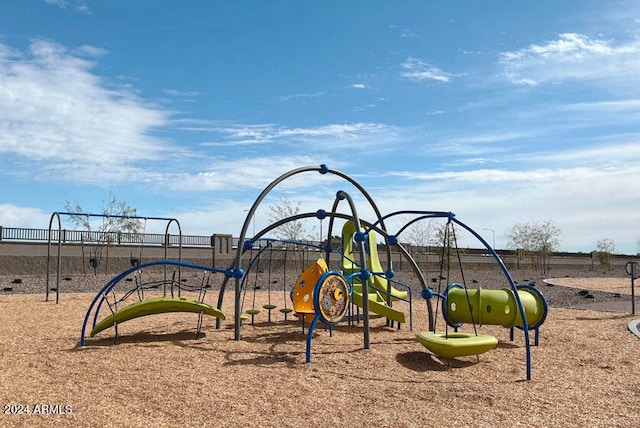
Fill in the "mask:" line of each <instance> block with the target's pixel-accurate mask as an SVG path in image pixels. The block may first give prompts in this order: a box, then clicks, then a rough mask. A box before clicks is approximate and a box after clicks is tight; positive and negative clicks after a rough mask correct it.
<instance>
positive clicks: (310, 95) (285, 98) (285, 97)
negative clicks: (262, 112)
mask: <svg viewBox="0 0 640 428" xmlns="http://www.w3.org/2000/svg"><path fill="white" fill-rule="evenodd" d="M323 95H324V92H312V93H298V94H291V95H283V96H280V97H278V101H281V102H286V101H291V100H294V99H297V98H318V97H321V96H323Z"/></svg>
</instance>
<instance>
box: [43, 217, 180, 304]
mask: <svg viewBox="0 0 640 428" xmlns="http://www.w3.org/2000/svg"><path fill="white" fill-rule="evenodd" d="M63 215H64V216H85V217H101V218H111V217H112V218H128V219H135V220H145V221H147V220H162V221H166V222H167V226H166V228H165V232H164V234H165V240H164V258H165V260H166V258H167V251H168V245H169V242H168V241H169V240H168V239H167V236H168V234H169V227H170V226H171V223H173V222H175V223H176V225H177V226H178V232H179V235H178V236H179V239H178V245H179V252H178V261H182V227H181V226H180V222H179V221H178V220H177V219H175V218H165V217H144V216H126V215H117V214H116V215H108V214H93V213H72V212H62V211H55V212H53V213H52V214H51V218H50V219H49V232H48V234H47V281H46V289H45V301H46V302H48V301H49V277H50V266H51V229H52V227H53V220H54V219H56V218H57V219H58V245H57V247H58V252H57V259H58V260H57V264H56V304H58V303H60V267H61V257H60V255H61V252H62V219H61V218H60V216H63ZM165 279H166V268H165Z"/></svg>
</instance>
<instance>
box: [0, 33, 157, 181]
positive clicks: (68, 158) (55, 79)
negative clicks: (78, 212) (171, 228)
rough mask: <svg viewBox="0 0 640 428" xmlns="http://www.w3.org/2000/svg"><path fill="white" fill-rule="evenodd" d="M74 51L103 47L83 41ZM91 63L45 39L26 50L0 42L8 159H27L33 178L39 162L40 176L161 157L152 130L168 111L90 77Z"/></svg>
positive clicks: (3, 147) (0, 102)
mask: <svg viewBox="0 0 640 428" xmlns="http://www.w3.org/2000/svg"><path fill="white" fill-rule="evenodd" d="M75 52H86V53H88V54H89V56H95V55H96V54H97V53H101V52H102V51H101V49H100V48H92V47H89V46H83V47H82V48H81V49H79V50H75ZM94 66H95V63H94V62H92V61H90V60H88V59H86V58H83V57H82V56H79V55H72V54H71V53H70V51H69V50H68V49H66V48H64V47H63V46H61V45H58V44H55V43H52V42H48V41H42V40H35V41H33V42H32V43H31V45H30V47H29V50H28V51H26V52H16V51H12V50H10V49H7V48H4V47H3V46H2V45H1V44H0V87H2V88H3V90H2V91H0V153H3V155H4V157H5V163H8V162H18V163H19V162H21V161H23V160H29V161H31V162H32V164H31V167H32V168H33V170H32V171H30V173H34V175H38V174H35V173H36V172H37V171H38V166H39V168H40V169H39V172H40V173H41V174H42V175H44V176H45V177H46V176H49V174H50V173H51V171H55V174H59V173H60V171H61V170H62V171H64V169H65V167H71V168H72V169H73V170H74V171H78V170H83V171H84V172H85V173H86V174H88V175H91V174H92V173H96V174H98V173H101V172H103V171H105V170H109V168H111V167H116V166H117V167H118V168H122V167H123V166H126V165H133V164H135V162H137V161H141V160H150V159H156V158H158V157H159V156H160V154H161V153H162V152H163V151H164V150H165V149H166V148H167V147H166V144H165V143H164V142H163V141H161V140H159V139H158V138H155V137H153V136H152V132H153V131H154V129H156V128H159V127H162V126H164V125H165V124H166V123H167V122H168V113H167V112H165V111H163V110H162V109H161V108H159V107H158V106H155V105H152V104H150V103H147V102H145V101H144V100H142V99H140V98H138V97H137V96H136V95H135V94H134V93H133V92H132V91H130V90H127V89H122V88H117V87H116V85H113V84H112V83H111V82H108V81H105V80H104V79H102V78H101V77H99V76H97V75H95V74H93V72H92V71H93V70H92V69H93V68H94ZM34 162H36V163H34ZM63 177H64V175H56V178H58V179H62V178H63Z"/></svg>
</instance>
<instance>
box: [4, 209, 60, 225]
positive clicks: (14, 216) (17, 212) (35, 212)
mask: <svg viewBox="0 0 640 428" xmlns="http://www.w3.org/2000/svg"><path fill="white" fill-rule="evenodd" d="M50 218H51V213H45V212H43V211H42V210H40V209H39V208H31V207H18V206H16V205H12V204H0V225H2V226H7V227H34V225H38V224H41V225H42V224H48V223H49V219H50Z"/></svg>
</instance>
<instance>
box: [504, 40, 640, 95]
mask: <svg viewBox="0 0 640 428" xmlns="http://www.w3.org/2000/svg"><path fill="white" fill-rule="evenodd" d="M499 61H500V65H501V66H502V68H503V72H504V74H505V76H507V78H508V79H509V80H511V81H512V82H514V83H519V84H526V85H537V84H540V83H547V82H551V83H554V82H562V81H565V80H601V79H604V80H607V81H608V82H611V81H612V80H613V81H615V80H617V79H628V78H631V79H632V81H633V84H634V85H635V84H636V81H637V76H638V75H640V39H631V40H629V41H627V42H625V43H620V42H617V43H616V41H614V40H601V39H592V38H590V37H589V36H586V35H583V34H576V33H563V34H560V35H559V36H558V39H557V40H552V41H549V42H547V43H546V44H541V45H538V44H532V45H531V46H529V47H527V48H524V49H520V50H517V51H511V52H504V53H501V54H500V57H499Z"/></svg>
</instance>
